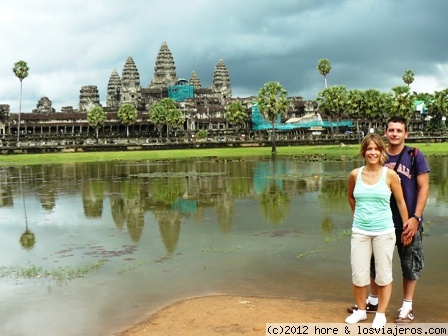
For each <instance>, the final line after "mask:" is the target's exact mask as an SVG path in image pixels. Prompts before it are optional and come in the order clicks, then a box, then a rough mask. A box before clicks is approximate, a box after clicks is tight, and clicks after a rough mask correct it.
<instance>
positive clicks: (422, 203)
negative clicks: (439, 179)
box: [401, 173, 429, 246]
mask: <svg viewBox="0 0 448 336" xmlns="http://www.w3.org/2000/svg"><path fill="white" fill-rule="evenodd" d="M417 190H418V197H417V205H416V206H415V213H414V214H409V216H413V215H417V216H418V217H421V216H422V215H423V211H424V210H425V207H426V202H427V200H428V196H429V174H428V173H423V174H420V175H417ZM418 224H419V223H418V220H417V219H415V218H413V217H411V218H409V219H408V220H407V221H406V223H404V224H403V234H402V235H401V240H402V241H403V243H404V245H405V246H407V245H409V244H410V243H411V241H412V238H413V237H414V235H415V233H416V232H417V230H418Z"/></svg>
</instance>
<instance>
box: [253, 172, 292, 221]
mask: <svg viewBox="0 0 448 336" xmlns="http://www.w3.org/2000/svg"><path fill="white" fill-rule="evenodd" d="M290 203H291V199H290V197H289V195H288V194H286V193H284V192H282V191H281V189H280V188H279V186H278V184H277V183H276V182H275V181H273V182H272V183H271V185H270V186H269V187H268V188H266V189H265V191H264V192H263V194H262V195H261V200H260V206H261V212H262V214H263V216H264V217H265V218H266V219H268V220H269V221H270V222H271V223H272V224H281V223H282V222H283V220H284V219H285V218H286V217H287V216H288V214H289V212H290Z"/></svg>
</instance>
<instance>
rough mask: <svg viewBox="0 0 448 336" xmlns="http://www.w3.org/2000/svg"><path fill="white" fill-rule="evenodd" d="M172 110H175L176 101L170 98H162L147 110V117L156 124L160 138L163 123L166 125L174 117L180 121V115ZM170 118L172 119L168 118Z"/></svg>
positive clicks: (174, 119)
mask: <svg viewBox="0 0 448 336" xmlns="http://www.w3.org/2000/svg"><path fill="white" fill-rule="evenodd" d="M174 110H177V108H176V102H175V101H174V100H173V99H171V98H163V99H162V100H160V101H157V102H155V103H154V104H152V105H151V106H150V108H149V111H148V112H149V119H151V121H152V122H153V123H154V125H156V128H157V130H158V132H159V137H160V138H162V129H163V126H164V125H167V126H168V124H169V123H170V122H175V121H176V119H177V121H176V122H180V115H179V113H178V112H176V111H174ZM170 116H171V117H170ZM176 116H177V117H176ZM170 118H173V119H171V120H170ZM182 123H183V121H182Z"/></svg>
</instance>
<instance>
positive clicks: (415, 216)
mask: <svg viewBox="0 0 448 336" xmlns="http://www.w3.org/2000/svg"><path fill="white" fill-rule="evenodd" d="M412 218H415V219H416V220H417V221H418V222H419V223H420V222H421V221H422V218H421V217H419V216H417V215H413V216H412Z"/></svg>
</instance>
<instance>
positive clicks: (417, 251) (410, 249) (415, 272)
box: [370, 228, 425, 280]
mask: <svg viewBox="0 0 448 336" xmlns="http://www.w3.org/2000/svg"><path fill="white" fill-rule="evenodd" d="M402 233H403V230H395V235H396V238H397V240H396V242H397V243H396V244H397V251H398V256H399V257H400V264H401V272H402V275H403V278H405V279H408V280H417V279H419V278H420V276H421V270H422V269H423V267H424V266H425V262H424V258H423V244H422V236H423V229H422V228H419V229H418V230H417V232H416V233H415V236H414V237H413V238H412V242H411V244H410V245H408V246H406V247H405V246H403V243H402V242H401V234H402ZM370 276H371V277H372V278H375V259H374V258H373V257H372V260H371V262H370Z"/></svg>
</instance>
